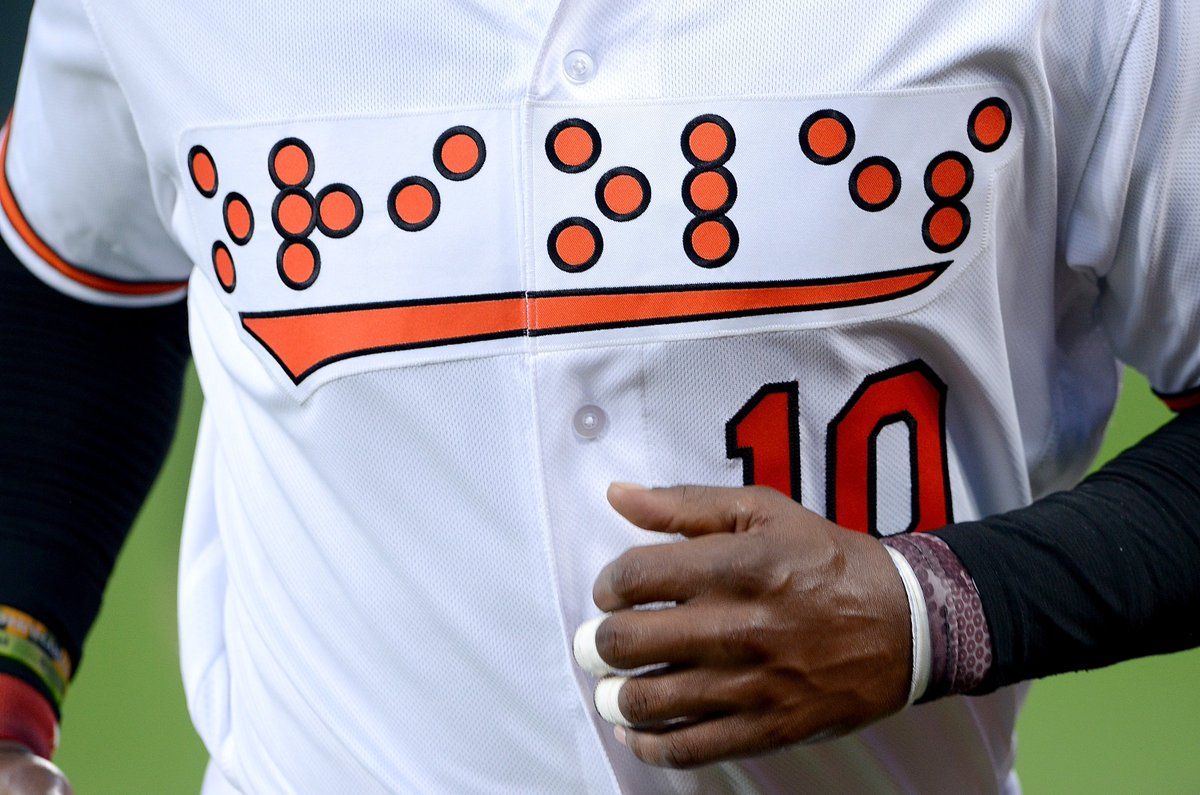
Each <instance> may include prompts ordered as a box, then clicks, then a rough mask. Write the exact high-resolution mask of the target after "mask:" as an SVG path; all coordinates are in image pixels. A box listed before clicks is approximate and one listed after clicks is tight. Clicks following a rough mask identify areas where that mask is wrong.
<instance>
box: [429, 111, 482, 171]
mask: <svg viewBox="0 0 1200 795" xmlns="http://www.w3.org/2000/svg"><path fill="white" fill-rule="evenodd" d="M458 135H465V136H467V137H468V138H470V139H471V140H472V141H474V142H475V147H476V149H477V151H478V155H477V156H476V158H475V162H474V164H473V165H472V166H471V167H470V168H468V169H467V170H466V171H451V170H450V167H449V166H447V165H446V161H445V158H444V157H443V156H442V148H443V147H445V145H446V143H447V142H448V141H449V140H450V139H451V138H454V137H455V136H458ZM485 160H487V144H485V143H484V142H483V136H482V135H480V134H479V132H478V131H477V130H476V129H475V128H474V127H467V126H466V125H463V124H460V125H458V126H457V127H451V128H450V129H449V130H446V131H445V132H444V133H442V134H441V135H439V136H438V139H437V141H436V142H434V144H433V165H434V168H436V169H437V170H438V173H439V174H441V175H442V176H443V177H445V178H446V179H448V180H452V181H454V182H461V181H463V180H465V179H470V178H471V177H473V176H475V175H476V174H478V173H479V169H481V168H483V162H484V161H485Z"/></svg>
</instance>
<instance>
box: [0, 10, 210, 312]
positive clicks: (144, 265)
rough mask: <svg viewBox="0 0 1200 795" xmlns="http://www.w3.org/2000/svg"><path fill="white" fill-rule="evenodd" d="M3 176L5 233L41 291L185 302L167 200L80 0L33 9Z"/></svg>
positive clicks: (5, 141)
mask: <svg viewBox="0 0 1200 795" xmlns="http://www.w3.org/2000/svg"><path fill="white" fill-rule="evenodd" d="M0 166H2V168H0V208H2V210H3V212H2V213H0V234H2V235H3V237H4V240H5V242H7V243H8V245H9V247H10V248H11V249H12V250H13V252H14V253H15V254H16V255H17V256H18V257H19V258H20V260H21V261H22V262H23V263H24V264H25V266H26V267H27V268H29V269H30V270H31V271H32V272H33V273H34V274H35V275H36V276H38V277H39V278H40V279H42V280H43V281H44V282H46V283H48V284H49V285H51V286H52V287H54V288H56V289H58V290H60V291H62V292H64V293H67V294H69V295H71V296H73V297H75V298H79V299H82V300H84V301H89V302H92V303H101V304H135V305H136V304H155V303H159V304H161V303H168V302H171V301H174V300H177V299H179V298H180V297H181V296H182V294H183V292H184V289H185V286H186V280H187V277H188V273H189V271H190V263H189V261H188V258H187V256H186V255H185V254H184V252H183V251H182V249H181V248H180V247H179V245H178V244H177V243H176V242H175V241H174V239H173V238H172V236H171V235H170V233H169V232H168V230H167V227H166V224H165V223H164V219H167V218H169V217H170V207H169V203H170V201H171V199H170V196H169V195H168V194H169V191H167V190H161V191H160V190H158V189H157V188H158V186H156V184H155V182H154V180H153V179H152V176H151V174H150V173H149V169H148V167H147V163H146V157H145V155H144V152H143V148H142V145H141V142H140V141H139V137H138V130H137V127H136V125H135V123H134V120H133V118H132V116H131V114H130V111H129V108H128V105H127V103H126V101H125V97H124V95H123V93H122V91H121V86H120V85H119V83H118V81H117V80H116V79H115V78H114V76H113V74H112V72H111V70H110V68H109V66H108V61H107V59H106V57H105V54H104V51H103V47H102V43H101V42H100V41H99V40H98V39H97V36H96V35H95V33H94V30H93V27H92V25H91V23H90V21H89V18H88V16H87V13H86V12H85V10H84V8H83V5H82V4H81V2H80V0H41V1H40V2H38V3H37V4H36V6H35V7H34V10H33V14H32V17H31V20H30V27H29V36H28V39H27V43H26V51H25V57H24V60H23V62H22V67H21V75H20V80H19V83H18V87H17V98H16V103H15V106H14V108H13V111H12V114H11V115H10V117H9V120H8V123H7V124H6V126H5V129H4V132H3V138H2V139H0ZM160 194H161V195H160Z"/></svg>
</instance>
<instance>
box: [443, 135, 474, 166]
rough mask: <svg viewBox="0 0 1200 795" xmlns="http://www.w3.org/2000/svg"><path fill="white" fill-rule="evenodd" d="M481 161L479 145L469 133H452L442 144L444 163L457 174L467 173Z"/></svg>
mask: <svg viewBox="0 0 1200 795" xmlns="http://www.w3.org/2000/svg"><path fill="white" fill-rule="evenodd" d="M478 162H479V145H478V144H477V143H475V140H474V139H473V138H471V136H469V135H464V134H462V133H459V134H458V135H452V136H450V137H449V138H447V139H446V142H445V143H444V144H442V165H444V166H445V167H446V168H447V169H449V170H450V171H452V172H454V173H455V174H465V173H467V172H468V171H470V170H471V169H472V168H474V167H475V164H476V163H478Z"/></svg>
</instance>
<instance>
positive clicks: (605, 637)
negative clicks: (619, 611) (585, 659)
mask: <svg viewBox="0 0 1200 795" xmlns="http://www.w3.org/2000/svg"><path fill="white" fill-rule="evenodd" d="M625 623H626V622H624V621H623V620H622V619H621V617H620V616H609V617H608V618H606V619H604V621H602V622H600V626H598V627H597V628H596V651H597V652H599V654H600V658H601V659H603V660H604V661H605V662H607V663H608V664H609V665H617V666H620V665H621V664H622V662H623V661H624V660H625V659H626V657H627V655H628V650H629V647H630V645H631V639H630V636H629V632H628V630H627V629H626V627H625V626H624V624H625Z"/></svg>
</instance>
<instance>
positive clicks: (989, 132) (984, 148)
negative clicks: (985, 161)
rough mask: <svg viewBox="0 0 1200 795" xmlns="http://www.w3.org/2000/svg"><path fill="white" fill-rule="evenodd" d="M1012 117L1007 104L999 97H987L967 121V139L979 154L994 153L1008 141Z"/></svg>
mask: <svg viewBox="0 0 1200 795" xmlns="http://www.w3.org/2000/svg"><path fill="white" fill-rule="evenodd" d="M1011 129H1012V115H1011V113H1010V111H1009V108H1008V103H1007V102H1005V101H1004V100H1003V99H1001V98H1000V97H989V98H988V99H985V100H983V101H982V102H980V103H979V104H978V105H976V106H975V108H974V109H973V110H972V111H971V115H970V116H969V117H968V119H967V137H968V138H970V139H971V144H972V145H973V146H974V147H975V148H976V149H978V150H980V151H981V152H994V151H996V150H997V149H999V148H1000V147H1001V146H1003V145H1004V142H1005V141H1006V140H1008V134H1009V132H1011Z"/></svg>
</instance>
